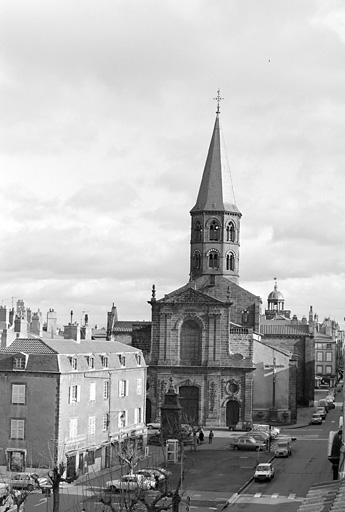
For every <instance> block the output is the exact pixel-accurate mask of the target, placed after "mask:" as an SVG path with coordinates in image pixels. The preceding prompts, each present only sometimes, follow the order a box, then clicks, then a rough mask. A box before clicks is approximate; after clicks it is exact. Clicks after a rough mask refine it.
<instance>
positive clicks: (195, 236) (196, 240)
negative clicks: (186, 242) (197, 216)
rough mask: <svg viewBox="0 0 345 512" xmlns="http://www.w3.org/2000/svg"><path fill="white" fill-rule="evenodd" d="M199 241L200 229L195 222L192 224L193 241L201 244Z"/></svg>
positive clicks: (200, 238)
mask: <svg viewBox="0 0 345 512" xmlns="http://www.w3.org/2000/svg"><path fill="white" fill-rule="evenodd" d="M201 240H202V229H201V224H200V222H199V221H198V220H197V221H196V223H195V224H194V241H195V242H201Z"/></svg>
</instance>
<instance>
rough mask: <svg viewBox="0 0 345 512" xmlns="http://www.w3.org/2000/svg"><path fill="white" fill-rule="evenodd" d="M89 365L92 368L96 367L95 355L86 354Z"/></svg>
mask: <svg viewBox="0 0 345 512" xmlns="http://www.w3.org/2000/svg"><path fill="white" fill-rule="evenodd" d="M86 361H87V365H88V367H89V369H90V370H94V369H95V358H94V357H93V356H86Z"/></svg>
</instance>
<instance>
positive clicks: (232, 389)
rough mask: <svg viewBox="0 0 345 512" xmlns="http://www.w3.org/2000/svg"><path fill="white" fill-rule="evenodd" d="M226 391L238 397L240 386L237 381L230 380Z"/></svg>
mask: <svg viewBox="0 0 345 512" xmlns="http://www.w3.org/2000/svg"><path fill="white" fill-rule="evenodd" d="M225 389H226V392H227V394H228V395H236V394H237V393H238V392H239V390H240V385H239V383H238V381H237V380H235V379H230V380H228V382H227V383H226V385H225Z"/></svg>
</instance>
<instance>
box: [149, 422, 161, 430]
mask: <svg viewBox="0 0 345 512" xmlns="http://www.w3.org/2000/svg"><path fill="white" fill-rule="evenodd" d="M146 426H147V430H149V431H151V430H160V429H161V424H160V423H148V424H147V425H146Z"/></svg>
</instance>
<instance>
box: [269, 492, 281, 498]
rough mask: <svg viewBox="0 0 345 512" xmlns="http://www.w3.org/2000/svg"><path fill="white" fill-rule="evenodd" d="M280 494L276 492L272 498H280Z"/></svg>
mask: <svg viewBox="0 0 345 512" xmlns="http://www.w3.org/2000/svg"><path fill="white" fill-rule="evenodd" d="M278 496H279V494H277V493H274V494H272V496H271V498H278Z"/></svg>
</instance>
